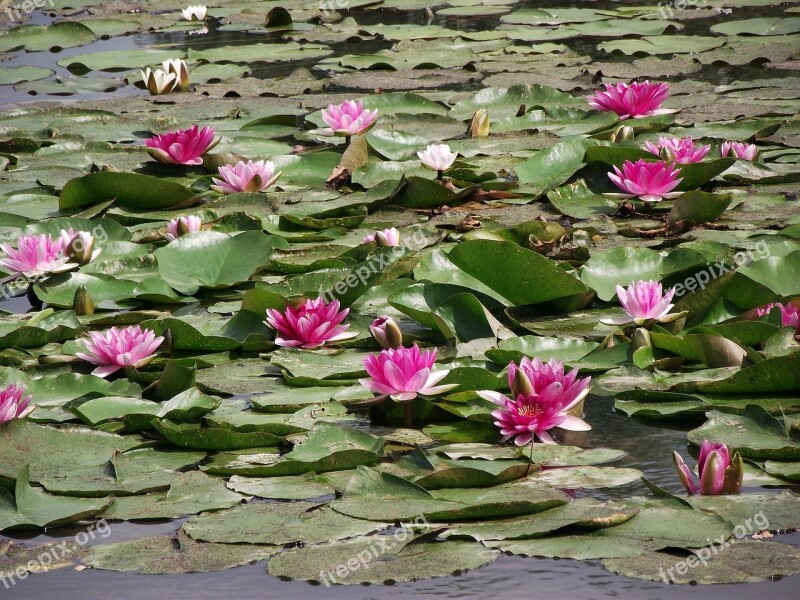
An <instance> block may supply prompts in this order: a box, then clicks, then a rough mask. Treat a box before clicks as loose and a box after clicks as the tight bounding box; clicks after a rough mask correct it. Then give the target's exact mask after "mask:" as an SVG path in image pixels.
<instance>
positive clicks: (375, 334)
mask: <svg viewBox="0 0 800 600" xmlns="http://www.w3.org/2000/svg"><path fill="white" fill-rule="evenodd" d="M369 332H370V333H371V334H372V338H373V339H374V340H375V341H376V342H378V344H380V347H381V348H385V349H389V348H399V347H400V346H402V345H403V332H402V331H400V327H399V326H398V325H397V322H396V321H395V320H394V319H393V318H392V317H387V316H386V315H383V316H380V317H378V318H377V319H375V320H374V321H373V322H372V325H370V326H369Z"/></svg>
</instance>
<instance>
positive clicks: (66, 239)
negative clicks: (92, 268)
mask: <svg viewBox="0 0 800 600" xmlns="http://www.w3.org/2000/svg"><path fill="white" fill-rule="evenodd" d="M59 237H60V238H61V244H62V245H63V247H64V254H65V255H66V256H67V257H68V258H69V260H70V262H74V263H76V264H78V265H81V266H83V265H87V264H89V263H90V262H92V261H93V260H94V259H95V258H97V257H98V256H99V255H100V249H99V248H97V249H95V247H94V242H95V239H94V236H93V235H92V234H91V233H89V232H88V231H74V230H73V229H72V228H71V227H70V228H69V229H62V230H61V234H60V235H59Z"/></svg>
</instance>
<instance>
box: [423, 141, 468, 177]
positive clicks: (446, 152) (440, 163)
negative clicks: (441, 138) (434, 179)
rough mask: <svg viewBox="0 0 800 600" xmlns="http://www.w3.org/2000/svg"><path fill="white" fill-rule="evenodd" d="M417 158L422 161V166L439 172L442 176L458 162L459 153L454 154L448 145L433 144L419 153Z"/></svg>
mask: <svg viewBox="0 0 800 600" xmlns="http://www.w3.org/2000/svg"><path fill="white" fill-rule="evenodd" d="M417 156H419V159H420V160H421V161H422V165H423V166H425V167H427V168H429V169H433V170H434V171H438V172H439V175H440V176H441V174H442V172H443V171H446V170H447V169H449V168H450V167H452V166H453V163H454V162H456V157H457V156H458V153H457V152H452V151H451V150H450V146H448V145H447V144H431V145H429V146H428V147H427V148H425V150H423V151H422V152H417Z"/></svg>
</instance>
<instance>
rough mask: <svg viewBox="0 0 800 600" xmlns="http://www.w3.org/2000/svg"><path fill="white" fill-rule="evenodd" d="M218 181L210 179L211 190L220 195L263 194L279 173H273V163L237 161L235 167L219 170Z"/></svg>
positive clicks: (224, 167)
mask: <svg viewBox="0 0 800 600" xmlns="http://www.w3.org/2000/svg"><path fill="white" fill-rule="evenodd" d="M219 176H220V179H217V178H216V177H214V178H212V179H213V181H214V185H212V186H211V189H213V190H216V191H218V192H219V193H221V194H235V193H236V192H263V191H264V190H266V189H267V188H268V187H269V186H271V185H272V184H273V183H275V182H276V181H277V180H278V177H280V176H281V173H280V171H278V172H277V173H275V163H273V162H272V161H267V162H264V161H263V160H259V161H258V162H253V161H252V160H248V161H247V162H244V161H241V160H240V161H239V162H238V163H236V164H235V165H224V166H222V167H220V168H219Z"/></svg>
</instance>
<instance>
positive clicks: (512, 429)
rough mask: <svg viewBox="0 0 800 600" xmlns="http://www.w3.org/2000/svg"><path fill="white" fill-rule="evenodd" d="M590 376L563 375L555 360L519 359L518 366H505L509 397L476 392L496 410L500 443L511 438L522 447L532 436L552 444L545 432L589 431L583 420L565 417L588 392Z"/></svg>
mask: <svg viewBox="0 0 800 600" xmlns="http://www.w3.org/2000/svg"><path fill="white" fill-rule="evenodd" d="M590 381H591V377H585V378H583V379H578V370H577V369H574V370H572V371H570V372H569V373H566V374H565V373H564V363H562V362H561V361H557V360H555V359H552V358H551V359H550V361H549V362H546V363H543V362H542V361H541V360H539V359H538V358H535V359H533V360H530V359H529V358H527V357H526V358H523V359H522V361H520V364H519V367H517V365H516V364H515V363H514V362H512V363H510V364H509V365H508V386H509V387H510V388H511V397H508V396H506V395H505V394H501V393H500V392H494V391H482V392H478V395H479V396H480V397H481V398H483V399H484V400H489V401H490V402H493V403H494V404H496V405H497V406H499V407H500V410H496V411H494V412H493V413H492V416H493V417H494V418H495V419H497V420H496V421H495V422H494V424H495V425H497V426H498V427H499V428H500V433H502V434H503V439H504V440H509V439H513V440H514V443H515V444H517V446H525V445H527V444H529V443H530V442H531V441H533V439H534V436H535V437H537V438H539V439H540V440H541V441H542V442H545V443H547V444H552V443H555V442H554V440H553V437H552V436H551V435H550V433H548V432H549V430H550V429H553V428H554V427H560V428H562V429H568V430H570V431H589V430H590V429H591V426H590V425H589V424H588V423H586V422H585V421H584V420H583V419H581V418H579V417H576V416H574V415H571V414H569V411H571V410H572V409H573V408H575V407H576V406H577V405H578V404H579V403H580V402H581V400H583V399H584V398H585V397H586V396H587V394H588V393H589V382H590Z"/></svg>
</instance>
